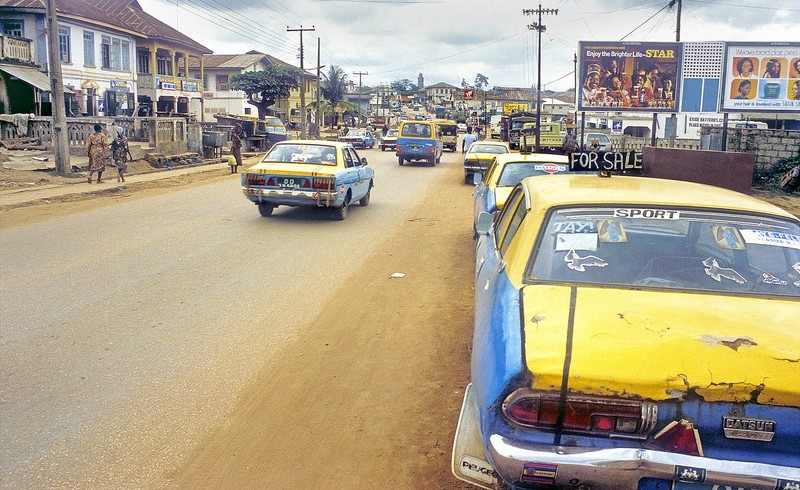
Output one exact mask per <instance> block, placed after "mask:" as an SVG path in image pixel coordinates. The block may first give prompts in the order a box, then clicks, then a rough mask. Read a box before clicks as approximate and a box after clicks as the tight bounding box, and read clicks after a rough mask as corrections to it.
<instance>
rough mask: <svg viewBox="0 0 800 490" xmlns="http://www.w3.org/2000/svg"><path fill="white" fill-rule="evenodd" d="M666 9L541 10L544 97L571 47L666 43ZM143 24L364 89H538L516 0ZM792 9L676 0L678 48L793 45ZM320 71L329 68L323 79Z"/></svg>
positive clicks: (202, 1)
mask: <svg viewBox="0 0 800 490" xmlns="http://www.w3.org/2000/svg"><path fill="white" fill-rule="evenodd" d="M668 3H669V0H656V1H650V0H604V1H596V0H547V1H545V3H543V4H542V5H541V6H542V9H558V13H557V14H553V13H550V14H543V16H542V24H543V25H544V26H545V28H546V30H545V32H543V33H542V46H541V49H542V80H541V81H542V88H543V89H550V90H557V91H558V90H567V89H570V88H571V87H573V86H574V81H573V74H572V71H573V55H574V54H575V52H576V50H577V46H578V42H579V41H619V40H625V41H651V42H654V41H662V42H663V41H674V40H675V31H676V21H677V10H676V8H675V7H673V8H667V4H668ZM139 4H140V5H141V6H142V8H143V9H144V10H145V11H146V12H148V13H149V14H151V15H153V16H155V17H157V18H158V19H160V20H161V21H163V22H165V23H167V24H169V25H171V26H173V27H176V28H177V29H179V30H181V31H182V32H184V33H185V34H187V35H188V36H190V37H191V38H193V39H194V40H196V41H198V42H200V43H201V44H203V45H205V46H206V47H208V48H210V49H211V50H213V51H214V53H215V54H239V53H244V52H246V51H250V50H257V51H261V52H264V53H268V54H270V55H272V56H275V57H277V58H279V59H281V60H283V61H286V62H288V63H292V64H294V65H296V66H299V65H300V60H299V48H300V34H299V33H298V32H287V28H291V29H297V28H300V26H302V27H303V28H311V27H312V26H313V28H314V29H315V30H314V31H313V32H305V33H304V34H303V42H304V52H305V61H304V65H305V67H306V69H309V68H312V69H313V67H315V66H316V61H317V39H319V42H320V44H321V50H320V57H321V64H323V65H326V66H331V65H338V66H340V67H342V69H343V70H344V71H345V73H347V74H348V77H349V78H350V79H351V80H354V81H355V82H356V83H358V79H359V75H357V74H355V73H354V72H363V73H368V74H365V75H362V77H361V78H362V83H363V84H364V85H369V86H375V85H378V84H384V83H385V84H389V83H391V82H392V81H394V80H400V79H404V78H407V79H410V80H411V81H412V82H413V83H415V84H416V82H417V76H418V75H419V74H420V73H422V74H423V76H424V81H425V85H432V84H434V83H437V82H446V83H449V84H452V85H456V86H460V85H461V81H462V79H466V81H467V82H468V83H471V82H473V81H474V80H475V76H476V74H478V73H481V74H483V75H485V76H486V77H488V79H489V84H490V85H499V86H510V87H531V86H535V84H536V69H537V66H536V65H537V62H536V54H537V51H538V49H537V34H536V31H534V30H531V29H529V28H528V25H530V24H532V23H534V22H536V21H537V20H538V19H537V18H536V17H535V16H533V15H524V14H523V10H524V9H536V8H537V7H538V6H539V4H538V3H537V4H533V3H531V2H523V1H519V0H494V1H492V0H488V1H487V0H483V1H477V0H139ZM798 18H800V4H799V3H797V2H795V1H789V0H758V1H753V0H683V7H682V14H681V33H680V38H681V41H758V42H762V41H794V42H800V28H798V22H797V19H798ZM323 70H326V69H323Z"/></svg>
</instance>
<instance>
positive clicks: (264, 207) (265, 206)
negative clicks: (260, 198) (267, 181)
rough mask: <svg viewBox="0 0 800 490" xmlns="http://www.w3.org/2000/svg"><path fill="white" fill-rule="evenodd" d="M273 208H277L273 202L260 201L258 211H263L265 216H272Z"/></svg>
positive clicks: (262, 213)
mask: <svg viewBox="0 0 800 490" xmlns="http://www.w3.org/2000/svg"><path fill="white" fill-rule="evenodd" d="M273 209H275V206H274V205H273V204H269V203H266V202H260V203H258V212H259V213H261V216H264V217H265V218H266V217H267V216H271V215H272V210H273Z"/></svg>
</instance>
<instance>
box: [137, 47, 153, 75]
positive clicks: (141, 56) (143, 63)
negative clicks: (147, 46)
mask: <svg viewBox="0 0 800 490" xmlns="http://www.w3.org/2000/svg"><path fill="white" fill-rule="evenodd" d="M136 62H137V69H138V70H139V73H150V53H149V52H148V51H139V53H138V55H137V56H136Z"/></svg>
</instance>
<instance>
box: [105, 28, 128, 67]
mask: <svg viewBox="0 0 800 490" xmlns="http://www.w3.org/2000/svg"><path fill="white" fill-rule="evenodd" d="M101 48H102V53H103V68H106V69H110V70H125V71H130V69H131V60H130V43H129V42H128V41H127V40H126V39H120V38H118V37H111V36H103V42H102V46H101Z"/></svg>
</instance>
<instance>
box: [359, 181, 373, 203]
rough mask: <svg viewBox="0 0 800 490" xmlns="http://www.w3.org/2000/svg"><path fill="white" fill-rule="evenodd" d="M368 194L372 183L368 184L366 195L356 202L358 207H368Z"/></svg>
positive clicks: (370, 192)
mask: <svg viewBox="0 0 800 490" xmlns="http://www.w3.org/2000/svg"><path fill="white" fill-rule="evenodd" d="M370 194H372V182H370V183H369V190H368V191H367V193H366V195H364V197H362V198H361V199H359V200H358V204H359V205H360V206H369V197H370Z"/></svg>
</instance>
